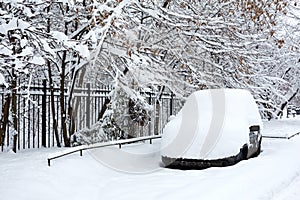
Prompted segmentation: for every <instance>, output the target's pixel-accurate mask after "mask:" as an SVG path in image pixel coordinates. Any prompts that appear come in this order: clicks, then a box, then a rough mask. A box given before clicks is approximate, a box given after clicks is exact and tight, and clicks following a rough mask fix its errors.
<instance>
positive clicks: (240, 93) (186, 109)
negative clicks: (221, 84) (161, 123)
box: [161, 89, 262, 159]
mask: <svg viewBox="0 0 300 200" xmlns="http://www.w3.org/2000/svg"><path fill="white" fill-rule="evenodd" d="M252 125H259V126H260V127H262V121H261V118H260V115H259V112H258V108H257V106H256V103H255V101H254V99H253V97H252V95H251V94H250V92H248V91H246V90H241V89H215V90H202V91H197V92H194V93H193V94H191V95H190V96H189V97H188V98H187V101H186V103H185V105H184V106H183V108H182V109H181V111H180V112H179V113H178V114H177V115H176V117H175V118H174V119H173V120H171V121H170V122H169V123H168V124H167V125H166V126H165V128H164V130H163V135H162V147H161V155H162V156H168V157H172V158H192V159H219V158H225V157H229V156H233V155H236V154H238V153H239V151H240V148H241V147H242V146H243V145H244V144H246V143H249V127H250V126H252Z"/></svg>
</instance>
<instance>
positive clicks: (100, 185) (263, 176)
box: [0, 120, 300, 200]
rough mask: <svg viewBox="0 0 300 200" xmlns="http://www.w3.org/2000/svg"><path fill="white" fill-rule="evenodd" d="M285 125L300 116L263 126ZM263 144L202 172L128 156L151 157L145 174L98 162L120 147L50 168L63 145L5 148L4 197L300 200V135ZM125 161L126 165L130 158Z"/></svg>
mask: <svg viewBox="0 0 300 200" xmlns="http://www.w3.org/2000/svg"><path fill="white" fill-rule="evenodd" d="M298 124H299V125H298ZM284 126H286V130H289V131H290V132H291V133H292V132H297V131H299V130H300V120H283V121H274V122H267V123H265V130H266V131H268V132H269V133H270V132H272V134H282V130H284V128H282V127H284ZM279 127H281V128H279ZM159 145H160V144H159V140H157V141H156V142H155V143H154V144H153V145H150V144H131V145H128V146H127V147H125V148H124V149H125V150H126V151H130V152H136V153H139V152H141V151H144V152H145V151H149V152H151V151H153V152H155V149H157V148H158V147H159ZM262 145H263V152H262V153H261V155H260V156H259V157H257V158H254V159H250V160H247V161H243V162H240V163H238V164H237V165H235V166H231V167H226V168H210V169H206V170H202V171H197V170H190V171H180V170H171V169H164V168H160V167H159V157H158V155H157V154H155V153H153V156H149V157H148V158H147V159H140V158H137V159H136V160H135V161H134V162H133V161H130V164H131V165H138V166H143V164H148V163H149V162H151V164H152V165H154V166H155V165H156V166H157V170H156V171H154V172H151V173H143V174H131V173H121V172H118V171H116V170H113V169H111V168H108V167H106V166H104V165H103V164H101V163H100V162H98V160H97V156H99V155H101V153H103V152H107V151H110V152H114V153H117V152H118V151H120V150H119V149H118V148H117V147H116V148H114V147H110V148H106V149H102V150H101V149H98V150H93V151H90V152H85V153H84V156H83V157H80V156H79V155H78V154H73V155H69V156H66V157H63V158H60V159H57V160H55V161H54V162H53V165H52V166H51V167H48V166H47V161H46V158H47V156H48V155H49V154H50V153H54V152H57V151H60V149H57V148H55V149H41V150H39V151H36V150H27V151H23V152H19V153H18V154H13V153H2V154H0V177H1V181H0V194H1V195H0V199H9V200H19V199H22V200H27V199H28V200H35V199H36V200H40V199H43V200H48V199H49V200H50V199H72V200H77V199H89V200H99V199H143V200H144V199H172V200H174V199H180V200H182V199H230V200H232V199H243V200H244V199H249V200H250V199H251V200H253V199H262V200H263V199H266V200H297V199H300V192H299V189H298V188H300V176H299V174H300V159H299V152H300V136H296V137H294V138H292V139H291V140H283V139H281V140H278V139H264V140H263V144H262ZM116 155H117V154H116ZM149 155H151V154H149ZM95 158H96V159H95ZM122 162H124V163H123V164H126V165H128V163H126V160H123V161H122ZM120 164H122V163H120Z"/></svg>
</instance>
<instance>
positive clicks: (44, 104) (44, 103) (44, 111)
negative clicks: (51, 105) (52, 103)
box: [42, 80, 47, 147]
mask: <svg viewBox="0 0 300 200" xmlns="http://www.w3.org/2000/svg"><path fill="white" fill-rule="evenodd" d="M46 126H47V82H46V80H43V96H42V146H43V147H47V146H46V145H47V144H46V133H47V129H46Z"/></svg>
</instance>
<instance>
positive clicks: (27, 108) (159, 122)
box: [0, 82, 181, 152]
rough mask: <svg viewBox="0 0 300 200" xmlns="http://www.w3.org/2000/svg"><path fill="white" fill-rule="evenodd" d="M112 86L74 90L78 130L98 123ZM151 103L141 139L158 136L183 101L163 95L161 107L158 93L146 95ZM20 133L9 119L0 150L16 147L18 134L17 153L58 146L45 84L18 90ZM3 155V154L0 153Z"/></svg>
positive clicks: (1, 93) (1, 95)
mask: <svg viewBox="0 0 300 200" xmlns="http://www.w3.org/2000/svg"><path fill="white" fill-rule="evenodd" d="M53 89H54V91H53V92H54V105H55V110H56V113H55V119H56V121H57V126H58V131H59V141H60V143H62V144H63V135H62V128H61V127H62V126H61V120H60V119H61V117H62V116H61V114H60V97H61V95H60V89H59V88H58V87H57V88H56V87H55V88H53ZM111 90H112V88H111V87H104V86H103V87H102V88H100V89H99V88H97V89H95V88H92V87H91V85H90V84H86V87H85V88H75V90H74V94H73V97H72V103H71V105H72V108H73V113H74V115H75V116H74V120H75V121H74V124H75V131H78V130H81V129H83V128H88V127H90V126H91V125H92V124H94V123H96V122H97V121H98V117H99V113H100V112H101V109H102V107H103V106H104V104H105V99H106V98H107V97H108V95H109V93H110V92H111ZM6 92H9V91H8V90H7V89H5V88H3V87H0V109H1V111H0V112H1V115H0V117H2V115H3V113H2V109H3V105H4V103H5V95H6ZM145 95H146V98H147V99H148V100H149V103H150V104H151V103H152V105H153V112H152V117H151V122H150V124H149V125H148V126H147V127H138V128H137V130H136V131H138V132H139V135H138V136H149V135H155V134H159V133H161V131H162V128H163V126H164V125H165V124H166V123H167V121H168V118H169V116H170V115H172V114H176V113H177V112H178V110H179V109H180V107H181V101H180V100H178V99H176V98H174V95H171V94H164V95H162V98H161V100H160V103H159V105H157V104H154V102H155V101H156V96H155V94H148V95H147V94H145ZM64 96H65V102H66V103H67V102H68V100H69V94H68V93H67V92H66V94H65V95H64ZM16 102H17V105H16V107H17V116H16V117H17V130H16V132H14V129H13V123H12V122H11V121H12V120H11V119H10V120H9V121H10V122H9V123H8V124H7V127H6V131H5V133H3V135H2V139H3V140H2V144H0V145H1V150H2V151H5V150H6V149H8V148H10V147H11V146H12V144H13V136H14V135H15V134H17V150H21V149H30V148H40V147H42V146H44V147H54V146H57V143H56V139H55V134H54V129H53V120H54V117H53V114H52V109H51V103H50V102H51V96H50V88H49V86H48V85H47V84H46V83H45V82H44V84H32V85H31V86H29V87H28V86H26V87H20V88H18V90H17V100H16ZM0 152H1V151H0Z"/></svg>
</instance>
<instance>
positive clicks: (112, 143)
mask: <svg viewBox="0 0 300 200" xmlns="http://www.w3.org/2000/svg"><path fill="white" fill-rule="evenodd" d="M158 138H161V135H152V136H144V137H138V138H131V139H123V140H116V141H109V142H103V143H97V144H91V145H82V146H78V147H72V148H69V149H66V150H65V151H63V152H60V153H56V154H51V155H49V156H48V158H47V160H48V166H49V167H50V166H51V160H54V159H57V158H60V157H63V156H66V155H69V154H73V153H76V152H79V153H80V156H82V152H83V151H84V150H89V149H96V148H101V147H107V146H115V145H118V146H119V148H122V145H124V144H128V143H134V142H140V141H145V140H150V144H152V140H153V139H158Z"/></svg>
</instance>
